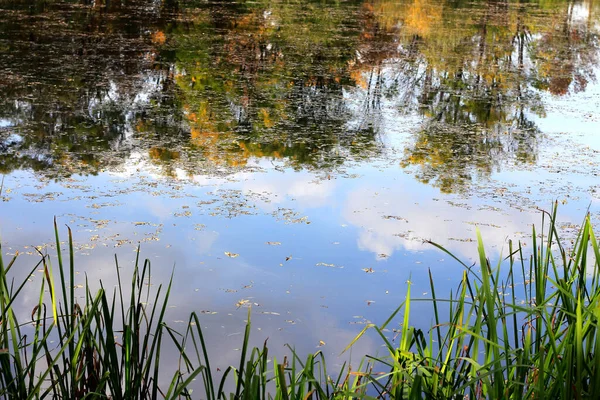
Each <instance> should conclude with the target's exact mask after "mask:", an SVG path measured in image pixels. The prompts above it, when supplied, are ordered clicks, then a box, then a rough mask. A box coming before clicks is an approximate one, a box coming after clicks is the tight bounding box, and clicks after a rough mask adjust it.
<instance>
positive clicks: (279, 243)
mask: <svg viewBox="0 0 600 400" xmlns="http://www.w3.org/2000/svg"><path fill="white" fill-rule="evenodd" d="M265 244H268V245H269V246H280V245H281V242H265Z"/></svg>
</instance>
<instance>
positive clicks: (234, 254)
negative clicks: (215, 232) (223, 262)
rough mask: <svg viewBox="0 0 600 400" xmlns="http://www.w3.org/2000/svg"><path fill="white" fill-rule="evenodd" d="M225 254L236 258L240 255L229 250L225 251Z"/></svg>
mask: <svg viewBox="0 0 600 400" xmlns="http://www.w3.org/2000/svg"><path fill="white" fill-rule="evenodd" d="M225 255H226V256H227V257H231V258H236V257H237V256H239V254H237V253H230V252H228V251H226V252H225Z"/></svg>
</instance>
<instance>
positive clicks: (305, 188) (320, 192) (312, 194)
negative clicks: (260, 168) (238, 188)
mask: <svg viewBox="0 0 600 400" xmlns="http://www.w3.org/2000/svg"><path fill="white" fill-rule="evenodd" d="M241 175H243V174H238V177H240V178H241V177H242V176H241ZM244 176H246V178H248V179H246V180H244V182H243V184H242V189H243V190H244V191H245V192H248V191H252V192H254V193H260V194H263V195H266V196H268V198H269V201H270V202H271V203H273V204H280V203H282V202H284V201H287V200H289V199H290V198H291V199H294V200H296V201H297V202H298V205H299V206H300V207H310V208H316V207H322V206H324V205H326V204H327V203H328V202H329V200H330V199H331V198H332V196H333V194H334V192H335V189H336V183H335V180H326V179H325V180H321V179H319V178H318V177H316V176H315V175H312V174H309V173H293V172H291V171H286V172H285V173H281V174H252V175H250V174H244ZM242 180H243V179H242Z"/></svg>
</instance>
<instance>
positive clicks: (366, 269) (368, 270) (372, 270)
mask: <svg viewBox="0 0 600 400" xmlns="http://www.w3.org/2000/svg"><path fill="white" fill-rule="evenodd" d="M362 271H365V272H366V273H367V274H372V273H373V272H375V270H374V269H373V268H363V269H362Z"/></svg>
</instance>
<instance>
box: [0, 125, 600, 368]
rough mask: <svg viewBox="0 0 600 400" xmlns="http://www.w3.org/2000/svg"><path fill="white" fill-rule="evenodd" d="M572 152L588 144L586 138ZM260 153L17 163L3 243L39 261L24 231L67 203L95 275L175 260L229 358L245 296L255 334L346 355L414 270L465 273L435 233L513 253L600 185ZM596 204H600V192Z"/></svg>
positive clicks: (157, 270) (181, 293)
mask: <svg viewBox="0 0 600 400" xmlns="http://www.w3.org/2000/svg"><path fill="white" fill-rule="evenodd" d="M549 136H550V138H552V137H553V135H549ZM546 150H547V151H546ZM552 151H553V149H552V147H548V148H547V149H542V150H541V154H540V159H541V160H542V161H543V160H545V159H546V158H547V159H551V152H552ZM569 151H571V152H573V153H574V155H577V154H576V153H577V152H578V147H576V146H573V147H572V148H571V149H570V150H567V153H568V152H569ZM567 155H568V154H567ZM136 165H137V167H138V168H139V166H140V165H141V164H140V163H139V162H138V163H137V164H136ZM254 165H256V166H257V167H259V168H260V169H259V171H261V172H239V173H237V174H234V175H231V176H228V177H227V178H222V177H221V178H220V177H216V178H211V177H204V176H197V177H196V176H192V177H190V176H188V175H186V174H183V173H182V174H180V179H166V178H160V177H159V176H158V175H144V174H141V173H140V172H136V169H134V168H132V169H128V168H125V169H124V171H122V172H121V173H119V174H110V173H104V174H100V175H98V176H91V177H87V178H81V177H75V178H73V179H72V180H66V181H63V182H51V181H40V180H38V179H37V178H33V177H32V176H31V175H30V174H28V173H25V172H18V173H13V174H11V175H9V176H7V177H6V178H5V184H4V192H3V196H4V197H5V200H6V201H5V202H3V204H2V209H1V211H0V218H1V221H0V225H1V226H2V233H3V240H4V244H5V247H4V253H5V255H9V254H13V253H14V252H15V251H17V250H18V251H20V252H21V253H25V254H23V255H22V256H21V257H22V259H21V261H20V262H21V263H22V265H24V266H25V265H29V263H31V262H34V260H36V256H32V255H27V254H26V253H27V252H31V251H32V249H31V247H28V248H26V247H25V246H31V245H39V244H43V243H52V241H53V240H52V231H51V229H52V226H51V222H52V216H53V215H56V216H57V217H58V220H59V225H61V226H62V225H63V224H68V225H69V226H71V227H72V228H73V231H74V239H75V242H76V249H77V254H78V261H77V266H78V272H79V275H78V277H79V279H81V280H82V282H81V283H83V277H84V276H87V277H88V279H89V281H90V282H94V283H95V282H98V281H100V280H102V281H103V282H104V285H105V286H106V287H112V286H113V285H114V284H115V283H116V282H115V273H114V266H113V261H112V257H113V254H115V253H116V254H117V255H118V256H119V258H120V260H121V265H122V266H124V270H125V271H129V270H130V268H131V265H132V262H133V257H134V250H135V248H136V246H137V244H138V243H139V242H141V246H142V256H145V257H149V258H150V259H151V261H152V263H153V266H154V267H153V268H154V272H153V279H154V282H156V283H159V282H160V283H165V282H167V280H168V277H169V274H170V272H171V268H172V267H173V265H175V283H174V285H175V290H174V291H173V295H172V301H171V304H172V305H173V306H175V308H173V309H171V310H170V314H169V315H170V320H171V321H172V323H173V324H175V325H176V326H179V325H180V324H182V322H180V321H183V320H186V319H187V318H186V316H187V313H188V312H189V311H191V310H196V311H203V312H204V314H201V318H202V321H203V323H204V324H205V325H206V329H207V333H208V335H209V338H211V339H209V340H213V341H214V343H215V345H214V346H215V348H218V349H219V350H222V351H219V352H218V354H223V359H222V360H223V362H224V363H227V362H233V360H234V359H235V354H236V353H235V350H233V349H235V348H237V347H238V345H239V341H240V340H241V334H237V333H239V332H242V325H243V320H244V318H245V310H244V308H243V307H242V308H239V309H238V308H237V306H236V303H238V302H239V301H241V300H248V302H249V303H251V304H254V305H253V314H254V324H253V327H254V335H255V340H256V342H255V343H257V344H259V343H261V341H262V340H264V338H265V337H269V338H270V339H269V340H270V343H271V345H272V346H275V347H274V348H281V347H280V346H283V344H284V343H286V342H290V343H294V344H295V345H296V346H297V347H298V349H299V350H302V351H304V352H307V351H313V350H316V346H317V344H318V343H319V341H320V340H322V341H324V342H326V343H327V344H326V346H325V347H324V348H323V350H325V351H326V352H328V353H330V354H332V355H333V354H339V352H340V351H341V350H342V348H343V347H344V346H345V345H346V344H347V343H349V341H350V340H351V338H352V336H353V335H354V334H356V333H357V332H358V331H359V330H360V329H361V328H362V327H363V324H364V322H365V321H366V320H370V321H383V320H384V319H385V317H386V316H387V315H388V314H389V313H390V312H391V311H392V310H393V309H394V308H395V306H397V305H398V304H399V303H400V302H401V301H402V300H403V296H404V292H405V282H406V281H407V280H408V279H410V280H411V281H413V282H414V284H415V286H414V293H415V296H416V297H427V293H428V292H429V291H430V289H429V287H428V278H427V271H428V269H431V270H432V272H433V275H434V277H436V279H437V282H439V283H438V288H437V290H438V291H439V292H440V293H447V292H448V290H450V289H451V288H453V287H454V285H455V284H456V281H457V280H458V279H459V277H460V271H461V270H460V268H459V267H458V265H457V264H456V263H454V262H452V261H451V260H450V259H449V257H447V256H446V255H444V254H442V253H440V252H438V251H434V250H433V249H432V247H431V246H430V245H427V244H424V243H423V240H425V239H427V240H433V241H435V242H437V243H440V244H442V245H444V246H446V247H447V248H448V249H450V250H451V251H453V252H456V254H458V255H459V256H460V257H462V258H463V259H467V260H468V259H474V256H475V243H473V242H472V240H473V239H474V238H475V226H479V228H480V229H481V232H482V235H483V237H484V240H485V242H486V245H487V246H488V249H489V251H490V255H491V256H492V257H496V256H497V255H498V254H499V253H500V252H501V251H502V253H503V254H506V251H507V238H517V239H523V240H524V241H525V243H527V242H528V235H529V232H530V230H531V225H532V224H534V223H539V221H540V215H539V212H537V211H536V206H541V207H544V208H546V209H548V208H549V207H550V205H551V202H552V201H553V200H555V199H559V200H565V202H566V204H564V205H562V206H561V209H560V221H561V224H562V225H564V226H567V227H568V226H570V224H576V223H578V222H580V219H581V218H582V216H583V214H584V212H585V209H586V208H587V206H588V205H589V204H590V202H591V201H592V200H593V199H594V194H592V193H591V192H590V191H589V185H590V183H591V182H590V181H589V175H581V174H579V172H578V170H577V168H573V171H574V172H573V173H572V174H570V175H569V171H568V170H567V171H566V173H565V174H561V175H557V174H555V173H554V172H553V170H552V168H551V167H552V166H551V165H549V166H548V168H546V167H545V166H544V164H543V162H542V168H541V169H539V170H537V171H536V173H535V174H534V173H531V172H529V171H524V170H522V169H518V168H513V169H511V168H507V169H506V170H505V171H503V172H500V173H496V174H495V175H494V176H493V177H492V179H491V180H490V181H489V182H483V183H479V182H474V184H473V190H472V192H470V193H469V194H468V195H459V194H442V193H440V192H439V191H438V190H437V189H435V188H432V187H430V186H428V185H425V184H422V183H419V182H418V181H416V180H415V179H414V178H413V177H412V175H411V174H410V173H407V172H405V171H404V170H403V169H401V168H400V166H399V164H398V163H397V162H395V161H394V160H382V161H381V162H378V161H375V162H372V163H370V164H358V165H355V166H353V167H349V168H347V169H346V170H345V172H344V173H343V174H342V173H340V174H332V175H323V174H319V173H312V172H308V171H293V170H290V169H285V168H283V167H282V166H278V165H272V164H270V163H265V162H263V161H260V160H258V161H257V162H256V163H255V164H254ZM269 165H271V167H269ZM567 166H568V165H567ZM142 170H143V169H142ZM567 178H568V179H567ZM567 182H568V183H567ZM548 185H549V186H548ZM593 207H595V208H592V212H595V213H597V212H598V208H597V207H598V203H597V202H596V203H593ZM24 210H26V215H23V212H24ZM63 237H64V232H63ZM267 242H270V243H271V244H267ZM277 242H279V243H280V244H278V243H277ZM226 252H229V253H235V254H239V256H238V257H236V258H231V257H228V256H227V255H225V253H226ZM370 268H372V271H373V272H372V273H366V272H364V269H370ZM40 278H41V276H38V277H37V278H34V282H39V279H40ZM33 286H35V285H33ZM36 290H37V288H32V291H31V292H29V291H27V292H26V293H25V294H24V297H23V298H22V301H21V303H20V306H21V307H24V308H25V309H27V307H28V306H30V304H32V303H33V302H34V301H35V300H34V299H35V296H36ZM214 313H216V314H214ZM418 315H419V316H418V317H415V318H416V322H419V321H420V323H422V324H428V323H429V322H430V321H429V319H430V316H428V314H427V313H421V314H418ZM374 343H375V342H372V341H370V339H369V340H366V341H365V342H364V343H362V344H361V346H363V347H360V348H357V351H358V352H362V351H364V352H374V351H377V349H378V347H377V346H376V345H375V344H374ZM227 349H229V352H228V351H225V350H227ZM228 360H229V361H228Z"/></svg>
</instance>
